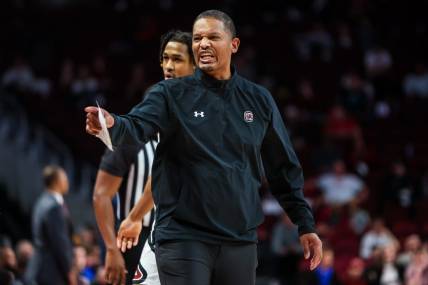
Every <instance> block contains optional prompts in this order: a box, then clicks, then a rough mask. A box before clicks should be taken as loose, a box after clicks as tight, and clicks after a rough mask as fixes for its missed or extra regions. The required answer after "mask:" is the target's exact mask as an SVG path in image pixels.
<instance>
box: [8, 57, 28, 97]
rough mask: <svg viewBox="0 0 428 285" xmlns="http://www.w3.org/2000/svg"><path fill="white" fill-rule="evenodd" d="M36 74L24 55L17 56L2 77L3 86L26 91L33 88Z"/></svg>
mask: <svg viewBox="0 0 428 285" xmlns="http://www.w3.org/2000/svg"><path fill="white" fill-rule="evenodd" d="M33 80H34V76H33V71H32V70H31V67H30V65H29V64H28V63H27V62H26V60H25V59H23V58H22V57H17V58H16V59H15V61H14V63H13V65H12V66H11V67H9V68H8V69H7V70H6V71H5V73H4V74H3V78H2V86H3V87H5V88H7V89H12V90H16V91H19V92H25V91H28V90H30V89H31V86H32V84H33Z"/></svg>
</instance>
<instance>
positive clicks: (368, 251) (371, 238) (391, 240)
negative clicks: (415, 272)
mask: <svg viewBox="0 0 428 285" xmlns="http://www.w3.org/2000/svg"><path fill="white" fill-rule="evenodd" d="M389 245H393V246H395V247H398V242H397V239H396V238H395V237H394V236H393V234H392V233H391V232H390V231H389V230H388V229H387V228H386V226H385V224H384V222H383V220H382V219H380V218H377V219H375V220H373V223H372V227H371V229H370V230H369V231H368V232H366V233H365V234H364V235H363V237H362V239H361V244H360V256H361V257H362V258H364V259H370V258H372V257H373V255H374V254H375V253H376V251H379V250H380V249H381V248H383V247H386V246H389Z"/></svg>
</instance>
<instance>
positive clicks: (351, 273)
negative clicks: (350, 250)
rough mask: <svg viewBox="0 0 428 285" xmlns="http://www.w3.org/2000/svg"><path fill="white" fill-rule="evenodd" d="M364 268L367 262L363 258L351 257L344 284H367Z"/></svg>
mask: <svg viewBox="0 0 428 285" xmlns="http://www.w3.org/2000/svg"><path fill="white" fill-rule="evenodd" d="M364 270H365V264H364V261H363V260H362V259H361V258H358V257H354V258H353V259H351V261H350V262H349V265H348V267H347V269H346V274H345V276H344V278H343V285H367V282H366V281H365V280H364Z"/></svg>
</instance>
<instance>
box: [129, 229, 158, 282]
mask: <svg viewBox="0 0 428 285" xmlns="http://www.w3.org/2000/svg"><path fill="white" fill-rule="evenodd" d="M150 229H151V228H150V227H143V229H142V231H141V233H140V237H139V238H138V244H137V245H136V246H134V247H132V248H131V249H128V250H127V251H125V253H123V259H124V260H125V267H126V270H127V271H128V274H126V285H131V284H132V279H133V278H134V274H135V270H137V266H138V263H139V262H140V257H141V253H142V252H143V248H144V244H145V243H146V240H147V238H148V237H149V234H150Z"/></svg>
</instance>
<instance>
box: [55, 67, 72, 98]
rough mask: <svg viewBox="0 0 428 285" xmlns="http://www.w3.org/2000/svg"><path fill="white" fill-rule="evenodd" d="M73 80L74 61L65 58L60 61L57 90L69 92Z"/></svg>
mask: <svg viewBox="0 0 428 285" xmlns="http://www.w3.org/2000/svg"><path fill="white" fill-rule="evenodd" d="M73 81H74V63H73V61H72V60H71V59H65V60H64V61H63V63H62V66H61V70H60V74H59V82H58V85H59V86H58V87H59V91H60V92H62V93H64V94H68V93H69V92H71V84H72V83H73Z"/></svg>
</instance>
